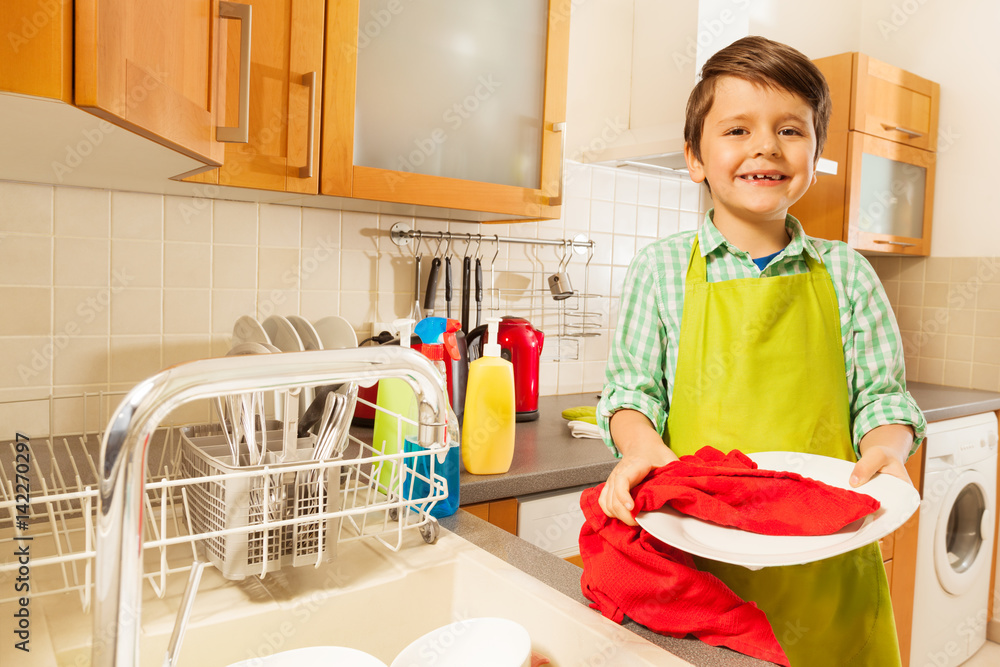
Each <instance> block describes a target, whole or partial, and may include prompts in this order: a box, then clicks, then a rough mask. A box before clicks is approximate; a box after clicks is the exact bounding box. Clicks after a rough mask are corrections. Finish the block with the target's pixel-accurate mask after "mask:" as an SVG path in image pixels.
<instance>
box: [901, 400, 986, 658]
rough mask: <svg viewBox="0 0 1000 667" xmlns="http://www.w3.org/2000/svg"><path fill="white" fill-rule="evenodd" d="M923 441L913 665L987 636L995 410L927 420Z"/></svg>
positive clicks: (966, 652) (974, 645) (969, 647)
mask: <svg viewBox="0 0 1000 667" xmlns="http://www.w3.org/2000/svg"><path fill="white" fill-rule="evenodd" d="M923 446H924V448H925V459H924V486H923V499H922V500H921V502H920V527H919V532H918V533H917V568H916V581H915V582H914V586H913V634H912V642H911V645H910V667H954V666H955V665H960V664H962V663H963V662H965V661H966V660H968V659H969V657H970V656H972V654H973V653H975V652H976V651H977V650H978V649H979V648H980V647H982V645H983V643H984V642H985V641H986V618H987V604H988V602H987V601H988V598H989V586H990V571H991V570H992V567H991V565H992V560H993V520H994V516H995V512H996V492H997V417H996V415H995V414H994V413H987V414H981V415H974V416H971V417H961V418H959V419H949V420H945V421H941V422H935V423H932V424H929V425H928V427H927V440H926V441H925V443H924V445H923Z"/></svg>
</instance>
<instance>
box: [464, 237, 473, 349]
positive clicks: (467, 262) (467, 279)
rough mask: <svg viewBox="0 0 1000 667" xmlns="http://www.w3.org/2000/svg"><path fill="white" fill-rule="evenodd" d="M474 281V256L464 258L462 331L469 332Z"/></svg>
mask: <svg viewBox="0 0 1000 667" xmlns="http://www.w3.org/2000/svg"><path fill="white" fill-rule="evenodd" d="M471 283H472V258H471V257H469V256H468V255H466V256H465V257H463V258H462V331H464V332H466V333H468V332H469V302H470V300H471V299H470V298H469V297H470V294H469V288H470V287H471Z"/></svg>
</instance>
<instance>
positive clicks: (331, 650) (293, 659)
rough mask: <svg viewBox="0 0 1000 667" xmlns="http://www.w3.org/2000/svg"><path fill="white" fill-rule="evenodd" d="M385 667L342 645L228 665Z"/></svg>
mask: <svg viewBox="0 0 1000 667" xmlns="http://www.w3.org/2000/svg"><path fill="white" fill-rule="evenodd" d="M332 665H336V666H337V667H386V664H385V663H384V662H382V661H381V660H379V659H378V658H376V657H375V656H373V655H371V654H369V653H365V652H364V651H359V650H357V649H353V648H345V647H343V646H309V647H307V648H296V649H292V650H290V651H282V652H281V653H275V654H274V655H268V656H264V657H256V658H250V659H248V660H241V661H239V662H234V663H232V664H231V665H229V667H331V666H332Z"/></svg>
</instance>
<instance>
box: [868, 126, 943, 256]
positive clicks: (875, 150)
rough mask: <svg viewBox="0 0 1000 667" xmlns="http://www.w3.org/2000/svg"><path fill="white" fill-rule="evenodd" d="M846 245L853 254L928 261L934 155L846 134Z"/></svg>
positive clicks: (920, 150) (874, 138)
mask: <svg viewBox="0 0 1000 667" xmlns="http://www.w3.org/2000/svg"><path fill="white" fill-rule="evenodd" d="M848 144H849V148H848V152H849V154H850V168H849V171H848V178H849V180H850V191H849V192H850V194H849V199H850V202H849V206H850V209H849V210H850V223H849V230H848V243H849V244H850V245H851V246H852V247H854V248H857V249H859V250H871V251H875V252H882V253H892V254H903V255H928V254H930V243H931V217H932V213H933V210H934V169H935V154H934V153H933V152H931V151H925V150H922V149H919V148H913V147H911V146H906V145H903V144H900V143H897V142H895V141H888V140H886V139H881V138H879V137H873V136H871V135H868V134H863V133H861V132H851V133H850V138H849V140H848Z"/></svg>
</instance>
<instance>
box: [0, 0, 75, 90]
mask: <svg viewBox="0 0 1000 667" xmlns="http://www.w3.org/2000/svg"><path fill="white" fill-rule="evenodd" d="M0 35H4V38H3V39H0V91H6V92H12V93H20V94H22V95H33V96H37V97H49V98H52V99H56V100H62V101H63V102H68V103H72V102H73V2H72V0H49V1H48V2H45V3H40V2H38V0H3V2H0Z"/></svg>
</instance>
